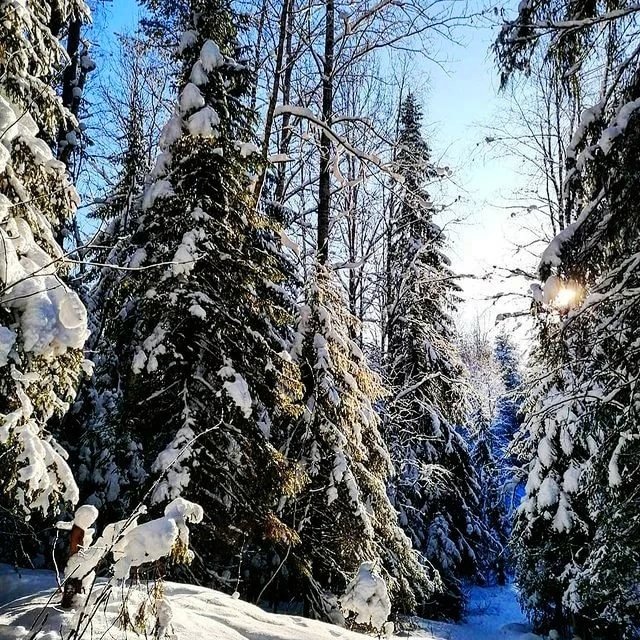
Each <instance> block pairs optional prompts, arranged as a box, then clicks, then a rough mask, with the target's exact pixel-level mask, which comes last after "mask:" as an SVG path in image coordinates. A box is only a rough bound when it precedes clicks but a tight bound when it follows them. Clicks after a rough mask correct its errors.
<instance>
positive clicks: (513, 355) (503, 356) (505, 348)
mask: <svg viewBox="0 0 640 640" xmlns="http://www.w3.org/2000/svg"><path fill="white" fill-rule="evenodd" d="M495 360H496V362H497V364H498V368H499V371H500V377H501V378H502V387H503V393H501V394H500V396H499V397H498V400H497V406H496V414H495V416H494V419H493V431H494V433H495V434H496V438H497V442H498V449H499V458H500V462H501V469H500V477H501V482H500V484H501V487H502V489H503V498H504V505H505V509H506V512H507V514H511V515H512V514H513V511H514V509H515V507H516V506H517V504H518V502H519V501H520V498H521V496H522V483H521V482H519V478H518V477H517V476H518V474H517V473H515V466H516V465H517V462H516V461H515V460H514V459H513V458H512V457H511V455H510V454H509V447H510V445H511V442H512V441H513V439H514V437H515V435H516V433H517V432H518V431H519V429H520V427H521V425H522V404H523V402H524V398H523V389H522V373H521V369H520V356H519V354H518V350H517V347H516V346H515V345H514V344H513V341H512V339H511V338H510V337H509V335H508V334H507V333H506V332H505V331H501V332H500V333H499V334H498V335H497V336H496V340H495ZM511 519H512V518H511V517H509V520H511ZM508 526H509V527H510V523H509V524H508Z"/></svg>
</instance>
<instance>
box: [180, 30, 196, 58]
mask: <svg viewBox="0 0 640 640" xmlns="http://www.w3.org/2000/svg"><path fill="white" fill-rule="evenodd" d="M196 42H198V33H197V32H196V31H193V30H192V29H188V30H187V31H183V32H182V35H181V36H180V42H179V43H178V53H184V51H186V50H187V49H189V48H190V47H193V46H194V45H195V44H196Z"/></svg>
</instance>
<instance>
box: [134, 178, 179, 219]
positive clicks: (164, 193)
mask: <svg viewBox="0 0 640 640" xmlns="http://www.w3.org/2000/svg"><path fill="white" fill-rule="evenodd" d="M174 194H175V192H174V190H173V185H172V184H171V182H169V181H168V180H158V181H157V182H153V183H151V184H150V185H149V186H148V187H147V189H146V190H145V192H144V196H143V198H142V210H143V211H146V210H147V209H151V207H153V205H154V204H155V202H156V200H158V199H159V198H169V197H170V196H172V195H174Z"/></svg>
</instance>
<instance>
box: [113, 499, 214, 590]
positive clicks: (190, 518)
mask: <svg viewBox="0 0 640 640" xmlns="http://www.w3.org/2000/svg"><path fill="white" fill-rule="evenodd" d="M203 517H204V512H203V510H202V507H201V506H200V505H198V504H195V503H193V502H189V501H188V500H185V499H184V498H176V499H175V500H174V501H173V502H171V503H169V504H168V505H167V506H166V508H165V510H164V517H162V518H157V519H155V520H151V521H149V522H145V523H143V524H139V525H136V526H133V527H128V528H127V529H126V530H125V532H124V533H123V534H122V535H121V536H120V537H119V539H118V540H117V541H116V542H115V544H114V546H113V558H114V560H115V564H114V566H113V576H114V578H115V579H116V580H125V579H126V578H128V577H129V572H130V571H131V569H132V567H139V566H140V565H143V564H146V563H148V562H156V561H158V560H160V559H162V558H165V557H168V556H170V555H171V554H172V552H173V550H174V548H175V546H176V544H178V543H180V544H181V545H182V546H183V547H184V548H188V546H189V528H188V526H187V525H188V523H198V522H202V518H203Z"/></svg>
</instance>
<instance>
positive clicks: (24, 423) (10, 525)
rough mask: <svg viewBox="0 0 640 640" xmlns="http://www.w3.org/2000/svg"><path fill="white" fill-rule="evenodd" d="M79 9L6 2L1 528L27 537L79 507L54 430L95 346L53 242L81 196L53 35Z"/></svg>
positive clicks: (0, 166)
mask: <svg viewBox="0 0 640 640" xmlns="http://www.w3.org/2000/svg"><path fill="white" fill-rule="evenodd" d="M72 4H73V7H74V8H76V9H77V8H78V7H80V8H81V9H82V11H84V12H87V11H88V10H87V9H86V7H85V6H84V4H81V3H57V2H30V3H23V2H17V1H13V0H3V1H2V2H0V42H1V43H2V45H1V46H0V236H1V242H0V398H2V400H1V401H0V459H1V460H2V470H1V471H0V505H1V511H2V515H1V516H0V521H1V522H2V523H3V529H6V530H7V531H14V532H17V533H19V534H20V535H23V534H24V531H22V526H23V525H24V521H25V519H28V517H30V516H31V514H34V513H41V514H46V513H48V512H50V511H55V510H56V509H57V508H59V507H60V506H61V505H62V504H63V503H65V502H71V503H73V502H75V501H76V500H77V498H78V489H77V486H76V483H75V480H74V478H73V475H72V473H71V470H70V468H69V466H68V465H67V462H66V454H65V452H64V451H63V450H62V448H61V447H60V446H59V445H58V444H57V443H56V441H55V439H53V438H52V437H51V434H50V430H49V428H48V424H49V423H50V422H52V421H54V420H56V419H57V418H58V417H59V416H60V415H62V414H63V413H64V412H65V411H66V410H67V408H68V403H69V401H70V400H72V399H73V397H74V395H75V389H76V385H77V383H78V379H79V377H80V375H81V368H82V364H83V359H84V358H83V353H82V347H83V345H84V342H85V340H86V338H87V335H88V331H87V313H86V310H85V308H84V306H83V305H82V303H81V301H80V299H79V298H78V296H77V295H76V294H75V293H74V292H72V291H71V290H70V289H69V287H68V286H67V284H66V283H65V279H64V276H65V274H66V273H67V272H68V269H69V267H68V265H67V264H66V263H65V256H64V255H63V251H62V249H61V247H60V246H59V245H58V243H57V242H56V239H55V238H56V233H57V232H58V230H59V229H60V228H61V227H62V226H63V224H64V222H65V221H66V220H67V219H68V218H70V217H71V216H73V214H74V212H75V209H76V207H77V205H78V196H77V194H76V192H75V190H74V189H73V186H72V185H71V183H70V181H69V179H68V176H67V175H66V173H65V166H64V164H63V163H61V162H59V161H58V160H56V159H55V158H54V157H53V154H52V152H51V147H50V146H49V145H50V144H51V143H52V142H53V141H54V139H55V136H56V133H57V130H58V128H59V127H60V126H62V125H63V124H64V123H65V122H66V121H68V120H69V119H71V116H70V114H69V113H68V112H67V111H66V110H65V109H64V108H63V107H62V106H61V104H60V101H59V100H58V98H57V96H56V94H55V91H54V89H53V88H52V84H53V83H54V82H55V78H56V77H57V75H58V74H59V73H60V71H61V69H62V68H63V67H64V65H65V62H66V60H65V54H64V50H63V49H62V48H61V47H60V44H59V42H58V41H57V39H56V38H55V37H54V36H53V35H52V33H51V31H50V29H49V25H50V22H51V20H52V16H54V14H55V16H58V17H60V19H62V20H64V19H66V18H67V17H68V11H69V10H70V8H71V5H72ZM9 540H10V541H13V540H15V541H18V538H16V537H12V538H10V539H9ZM10 541H7V544H4V545H3V547H2V551H3V552H6V553H7V554H8V555H9V554H11V551H12V544H11V542H10Z"/></svg>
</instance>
